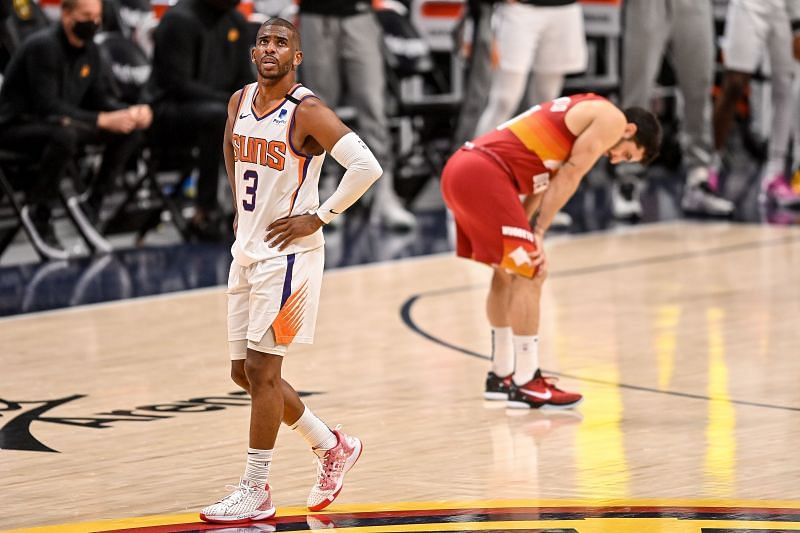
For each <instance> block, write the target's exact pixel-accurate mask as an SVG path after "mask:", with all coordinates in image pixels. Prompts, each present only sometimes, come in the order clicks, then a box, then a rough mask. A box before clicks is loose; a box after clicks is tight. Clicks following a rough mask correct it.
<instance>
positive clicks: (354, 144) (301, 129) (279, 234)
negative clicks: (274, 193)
mask: <svg viewBox="0 0 800 533" xmlns="http://www.w3.org/2000/svg"><path fill="white" fill-rule="evenodd" d="M294 121H295V136H294V138H293V142H295V141H299V142H296V145H297V146H304V145H305V144H306V143H307V142H308V139H309V138H311V139H312V140H313V141H315V142H316V143H317V144H319V145H320V146H321V147H322V148H323V149H324V150H325V151H326V152H328V153H329V154H331V156H332V157H333V158H334V159H335V160H336V161H337V162H338V163H339V164H340V165H342V166H343V167H345V169H347V170H346V171H345V173H344V176H343V177H342V180H341V182H340V183H339V186H338V187H337V188H336V191H334V193H333V194H332V195H331V197H330V198H328V199H327V200H326V201H325V203H323V204H322V205H321V206H320V207H319V209H317V212H316V213H313V214H304V215H297V216H293V217H288V218H282V219H278V220H276V221H275V222H273V223H272V224H270V225H269V227H268V228H267V236H266V237H265V239H264V240H266V241H268V242H269V243H270V244H269V245H270V246H271V247H275V246H277V247H278V249H279V250H283V249H284V248H285V247H286V246H288V245H289V244H291V243H292V241H294V240H295V239H298V238H300V237H305V236H307V235H311V234H312V233H314V232H315V231H317V230H319V228H320V227H322V225H323V224H327V223H328V222H330V221H331V220H333V219H334V218H335V217H336V216H337V215H339V214H341V213H343V212H344V210H345V209H347V208H348V207H350V206H351V205H353V204H354V203H355V201H356V200H358V199H359V198H361V196H362V195H363V194H364V193H365V192H367V189H369V187H370V186H371V185H372V184H373V183H374V182H375V181H376V180H377V179H378V178H379V177H380V176H381V174H382V173H383V169H382V168H381V166H380V164H379V163H378V160H377V159H375V156H374V155H373V154H372V152H371V151H370V149H369V148H368V147H367V145H366V144H364V142H363V141H362V140H361V139H360V138H359V137H358V135H356V134H355V133H354V132H353V131H351V130H350V128H348V127H347V126H345V125H344V124H343V123H342V121H341V120H339V117H337V116H336V113H334V112H333V111H332V110H331V109H330V108H329V107H328V106H326V105H325V104H323V103H322V102H320V101H319V100H318V99H316V98H308V99H306V100H304V101H303V102H302V103H301V104H300V105H299V106H298V107H297V109H296V110H295V117H294Z"/></svg>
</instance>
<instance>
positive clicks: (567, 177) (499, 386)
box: [442, 94, 661, 409]
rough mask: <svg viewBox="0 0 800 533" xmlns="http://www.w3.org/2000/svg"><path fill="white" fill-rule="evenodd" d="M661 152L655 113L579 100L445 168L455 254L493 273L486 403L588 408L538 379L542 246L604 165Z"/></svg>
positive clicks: (508, 127)
mask: <svg viewBox="0 0 800 533" xmlns="http://www.w3.org/2000/svg"><path fill="white" fill-rule="evenodd" d="M660 144H661V126H660V125H659V124H658V121H657V120H656V118H655V116H653V114H652V113H650V112H648V111H646V110H644V109H642V108H630V109H626V110H625V111H622V110H620V109H619V108H617V107H616V106H615V105H614V104H612V103H611V102H609V101H608V100H606V99H605V98H602V97H600V96H597V95H594V94H581V95H575V96H571V97H563V98H558V99H556V100H553V101H552V102H548V103H544V104H541V105H537V106H534V107H532V108H530V109H529V110H528V111H526V112H524V113H522V114H521V115H518V116H516V117H514V118H512V119H511V120H509V121H508V122H506V123H504V124H501V125H500V126H498V127H497V129H495V130H494V131H491V132H489V133H487V134H485V135H482V136H480V137H478V138H476V139H474V140H473V141H472V142H467V143H465V144H464V146H463V147H462V148H460V149H459V150H458V151H457V152H456V153H455V154H453V156H452V157H451V158H450V160H449V161H448V162H447V165H446V166H445V168H444V171H443V173H442V194H443V196H444V199H445V203H446V204H447V206H448V207H449V208H450V210H451V211H452V212H453V215H454V216H455V220H456V232H457V235H456V240H457V244H456V253H457V255H458V256H459V257H466V258H469V259H474V260H475V261H479V262H481V263H486V264H487V265H490V266H491V267H492V268H493V269H494V275H493V277H492V282H491V287H490V289H489V296H488V298H487V302H486V312H487V315H488V319H489V324H490V325H491V327H492V345H493V346H492V368H491V371H490V372H489V374H488V376H487V378H486V392H485V394H484V396H485V398H486V399H489V400H505V401H507V402H508V403H507V405H508V407H511V408H521V409H528V408H543V409H566V408H571V407H575V406H576V405H578V404H579V403H580V402H581V401H582V399H583V398H582V396H581V395H580V394H576V393H570V392H566V391H562V390H560V389H558V388H556V387H555V385H554V384H553V378H545V377H543V376H542V373H541V371H540V370H539V354H538V341H539V338H538V330H539V300H540V298H541V292H542V284H543V283H544V280H545V277H546V275H547V268H546V263H545V256H544V250H543V248H542V239H543V237H544V234H545V233H546V232H547V229H548V228H549V227H550V224H551V223H552V222H553V217H554V216H555V214H556V213H557V212H558V211H559V210H560V209H561V208H562V207H563V206H564V204H566V203H567V200H568V199H569V198H570V197H571V196H572V195H573V194H574V193H575V190H576V189H577V188H578V184H579V183H580V181H581V179H582V178H583V176H584V175H586V173H587V172H589V170H590V169H591V168H592V167H593V166H594V164H595V163H596V162H597V160H598V159H600V158H601V157H602V156H606V157H608V158H609V160H610V161H611V163H612V164H616V163H621V162H644V163H649V162H650V161H652V160H653V159H654V158H655V156H656V155H657V153H658V148H659V146H660ZM520 199H522V200H521V201H520ZM534 215H535V224H534V225H533V226H531V223H530V220H531V218H532V217H534Z"/></svg>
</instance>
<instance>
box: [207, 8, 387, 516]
mask: <svg viewBox="0 0 800 533" xmlns="http://www.w3.org/2000/svg"><path fill="white" fill-rule="evenodd" d="M302 59H303V53H302V52H301V51H300V38H299V35H298V32H297V30H296V29H295V27H294V26H293V25H292V24H291V23H290V22H287V21H285V20H283V19H278V18H274V19H270V20H268V21H267V22H265V23H264V24H263V25H262V26H261V28H260V29H259V31H258V34H257V36H256V44H255V47H254V48H253V50H252V60H253V62H254V63H255V65H256V67H257V69H258V81H257V83H253V84H250V85H247V86H245V87H244V88H243V89H241V90H240V91H237V92H236V93H235V94H234V95H233V96H232V97H231V99H230V102H229V104H228V124H227V127H226V130H225V141H224V145H223V148H224V154H225V165H226V167H227V171H228V180H229V181H230V185H231V189H232V191H233V201H234V205H235V210H236V219H235V222H234V232H235V233H236V241H235V242H234V244H233V248H232V249H231V252H232V254H233V263H232V265H231V271H230V277H229V280H228V339H229V341H230V352H231V353H230V355H231V364H232V366H231V376H232V378H233V380H234V381H235V382H236V383H237V384H238V385H240V386H241V387H242V388H244V389H245V390H246V391H247V392H249V393H250V396H251V398H252V407H251V412H250V444H249V449H248V453H247V466H246V468H245V472H244V475H243V476H242V478H241V480H240V482H239V485H238V487H236V490H234V491H233V492H232V493H231V494H229V495H228V496H226V497H225V498H223V499H222V500H220V501H219V502H217V503H215V504H213V505H209V506H208V507H206V508H204V509H203V510H202V511H201V513H200V518H202V519H203V520H206V521H208V522H219V523H226V524H233V523H247V522H250V521H253V520H263V519H267V518H270V517H272V516H273V515H274V514H275V507H274V506H273V505H272V498H271V496H270V490H269V484H268V482H267V478H268V475H269V469H270V463H271V461H272V450H273V448H274V446H275V439H276V437H277V434H278V427H279V426H280V423H281V421H283V422H284V423H286V424H287V425H289V426H290V427H291V428H292V429H293V430H295V431H297V432H298V433H299V434H300V435H301V436H302V437H303V438H304V439H305V440H306V441H307V442H308V444H309V445H310V447H311V448H312V450H313V451H314V452H315V453H316V454H317V457H318V471H317V481H316V483H315V484H314V486H313V487H312V489H311V493H310V495H309V497H308V508H309V509H310V510H312V511H319V510H321V509H323V508H325V507H326V506H327V505H329V504H330V503H331V502H332V501H333V500H334V498H336V496H337V495H338V494H339V491H341V489H342V484H343V480H344V475H345V473H347V471H348V470H350V468H351V467H352V466H353V465H354V464H355V462H356V460H357V459H358V457H359V456H360V454H361V449H362V447H361V441H360V440H359V439H357V438H356V437H352V436H349V435H346V434H345V433H344V432H342V431H340V430H339V428H338V427H337V428H335V429H333V430H331V429H329V427H328V426H327V425H326V424H324V423H323V422H322V421H320V419H318V418H317V417H316V416H314V414H313V413H312V412H311V411H310V410H309V409H308V408H306V406H305V405H304V404H303V402H301V401H300V398H299V396H298V395H297V392H295V390H294V389H293V388H292V386H291V385H289V384H288V383H287V382H286V381H284V380H283V379H282V378H281V364H282V363H283V359H284V356H286V354H287V351H288V347H289V345H290V344H291V343H292V342H300V343H311V342H312V341H313V337H314V324H315V320H316V313H317V303H318V300H319V293H320V285H321V281H322V268H323V260H324V254H323V244H324V241H323V236H322V229H321V228H322V226H323V225H324V224H326V223H328V222H330V221H331V220H332V219H333V218H334V217H335V216H336V215H338V214H340V213H342V212H343V211H344V210H345V209H347V208H348V207H349V206H350V205H352V204H353V202H355V201H356V200H357V199H358V198H359V197H360V196H361V195H362V194H364V192H365V191H366V190H367V189H368V188H369V186H370V185H372V183H373V182H375V180H377V179H378V177H380V175H381V172H382V170H381V167H380V165H379V164H378V162H377V160H376V159H375V157H374V156H373V154H372V153H371V152H370V150H369V149H368V148H367V146H366V145H365V144H364V143H363V142H362V141H361V139H359V138H358V136H357V135H356V134H355V133H353V132H352V131H350V130H349V129H348V128H347V127H346V126H345V125H344V124H342V122H341V121H340V120H339V118H338V117H337V116H336V115H335V114H334V113H333V111H331V110H330V109H329V108H327V107H326V106H325V105H324V104H322V102H320V101H319V99H317V98H316V97H315V96H314V95H313V93H311V91H309V90H308V89H306V88H305V87H303V86H301V85H299V84H297V83H295V71H296V69H297V67H298V65H300V62H301V61H302ZM325 152H328V153H330V154H331V156H333V158H334V159H335V160H336V161H338V162H339V163H340V164H341V165H342V166H344V167H345V168H346V169H347V170H346V172H345V174H344V177H343V178H342V180H341V183H340V185H339V187H338V189H337V190H336V192H335V193H334V194H333V195H332V196H331V197H330V199H328V200H327V201H326V202H325V203H324V204H323V205H322V206H320V205H319V196H318V181H319V172H320V167H321V166H322V160H323V158H324V156H325Z"/></svg>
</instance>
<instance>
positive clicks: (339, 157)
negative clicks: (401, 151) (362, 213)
mask: <svg viewBox="0 0 800 533" xmlns="http://www.w3.org/2000/svg"><path fill="white" fill-rule="evenodd" d="M331 156H333V158H334V159H335V160H336V161H337V162H338V163H339V164H340V165H342V166H343V167H345V168H346V169H347V170H346V171H345V173H344V176H342V181H341V182H340V183H339V186H338V187H337V188H336V191H334V193H333V194H332V195H331V197H330V198H328V199H327V200H326V201H325V203H324V204H322V205H321V206H319V209H317V216H318V217H319V219H320V220H322V221H323V222H324V223H325V224H327V223H328V222H330V221H331V220H333V219H334V218H336V215H338V214H340V213H342V212H344V210H345V209H347V208H348V207H350V206H351V205H353V204H354V203H355V201H356V200H358V199H359V198H361V195H363V194H364V193H365V192H367V189H369V187H370V185H372V184H373V183H375V181H376V180H377V179H378V178H379V177H381V174H383V169H382V168H381V166H380V164H379V163H378V160H377V159H375V156H374V155H372V152H371V151H370V149H369V148H367V145H366V144H364V141H362V140H361V139H360V138H359V137H358V135H356V134H355V133H353V132H352V131H351V132H350V133H348V134H346V135H344V136H343V137H342V138H341V139H339V140H338V141H337V143H336V145H335V146H334V147H333V148H332V149H331Z"/></svg>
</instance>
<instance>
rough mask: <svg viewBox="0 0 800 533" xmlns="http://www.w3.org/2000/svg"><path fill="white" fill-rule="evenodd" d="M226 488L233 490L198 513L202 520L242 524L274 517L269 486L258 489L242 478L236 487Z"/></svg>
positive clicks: (229, 486)
mask: <svg viewBox="0 0 800 533" xmlns="http://www.w3.org/2000/svg"><path fill="white" fill-rule="evenodd" d="M227 488H231V489H235V490H234V491H233V492H231V493H230V494H228V495H227V496H225V497H224V498H222V499H221V500H220V501H218V502H217V503H214V504H211V505H209V506H208V507H206V508H204V509H203V510H202V511H200V518H201V519H202V520H204V521H206V522H215V523H218V524H243V523H246V522H252V521H254V520H266V519H267V518H272V517H273V516H275V507H274V506H273V505H272V497H271V496H270V493H269V485H266V486H264V487H259V486H257V485H256V484H255V483H252V482H250V481H248V480H247V479H244V478H242V479H241V480H240V481H239V486H238V487H236V486H233V485H228V486H227Z"/></svg>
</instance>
